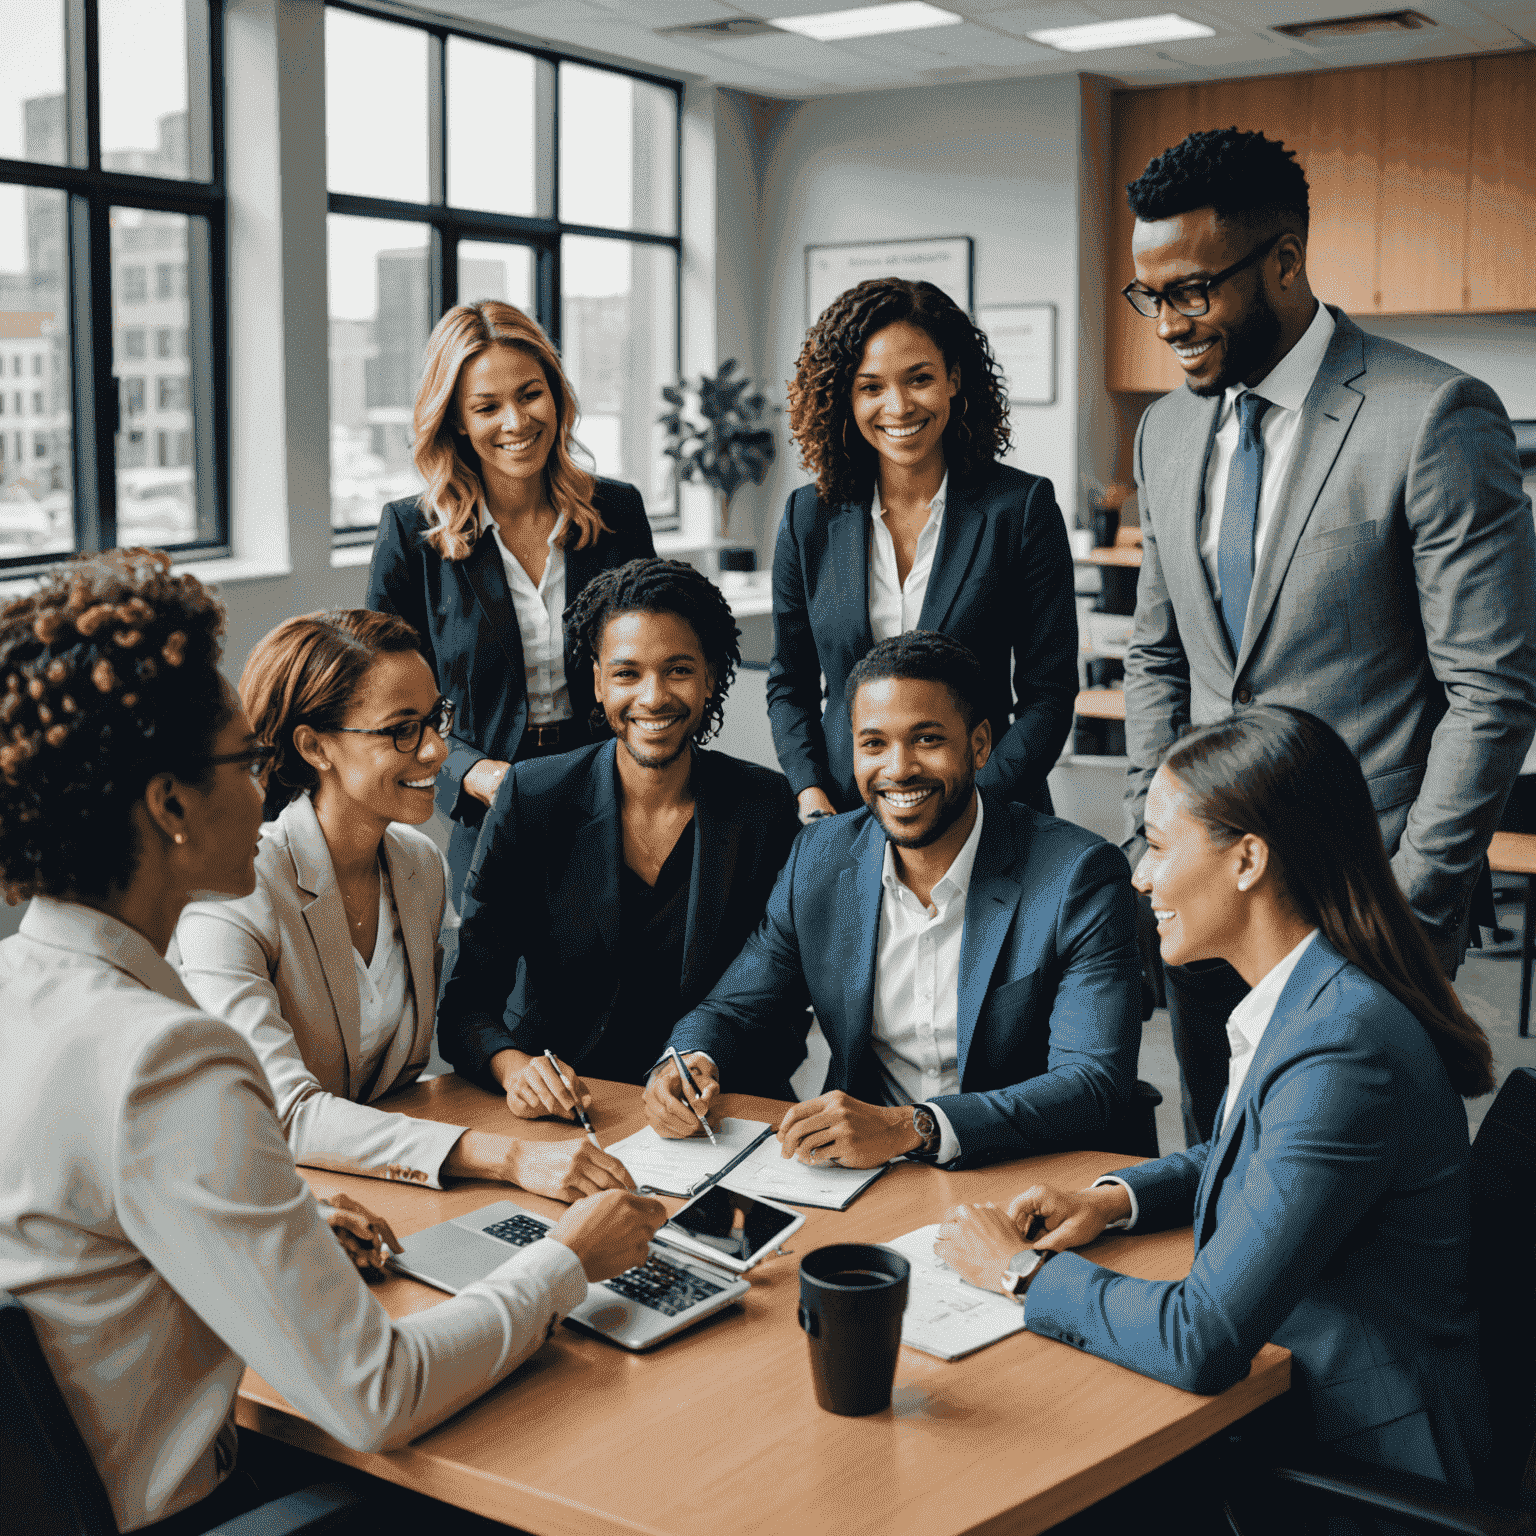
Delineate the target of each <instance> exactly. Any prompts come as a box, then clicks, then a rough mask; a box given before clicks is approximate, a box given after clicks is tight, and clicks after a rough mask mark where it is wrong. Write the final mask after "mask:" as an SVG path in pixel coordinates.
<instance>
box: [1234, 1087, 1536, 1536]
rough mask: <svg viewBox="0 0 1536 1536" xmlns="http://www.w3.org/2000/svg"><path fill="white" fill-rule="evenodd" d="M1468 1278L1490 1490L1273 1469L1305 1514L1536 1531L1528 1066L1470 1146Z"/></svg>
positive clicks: (1486, 1533) (1327, 1463)
mask: <svg viewBox="0 0 1536 1536" xmlns="http://www.w3.org/2000/svg"><path fill="white" fill-rule="evenodd" d="M1470 1278H1471V1288H1472V1299H1473V1302H1474V1304H1475V1306H1476V1307H1477V1312H1478V1320H1479V1324H1480V1336H1481V1345H1480V1352H1481V1356H1482V1370H1483V1378H1484V1380H1485V1381H1486V1382H1487V1384H1488V1409H1489V1416H1490V1418H1491V1420H1492V1423H1493V1446H1492V1454H1491V1455H1490V1457H1489V1462H1488V1474H1487V1476H1486V1477H1485V1478H1484V1486H1483V1495H1484V1496H1478V1495H1474V1494H1469V1493H1462V1492H1461V1491H1460V1490H1458V1489H1455V1488H1450V1487H1448V1486H1447V1485H1446V1484H1444V1483H1441V1482H1437V1481H1436V1480H1435V1479H1433V1478H1428V1477H1418V1476H1415V1475H1414V1474H1412V1473H1409V1472H1398V1471H1395V1470H1392V1469H1390V1468H1387V1467H1379V1466H1376V1465H1374V1464H1373V1463H1370V1462H1362V1461H1356V1460H1354V1459H1353V1458H1348V1457H1336V1458H1331V1459H1329V1458H1324V1457H1321V1456H1320V1457H1319V1458H1317V1460H1316V1461H1315V1462H1313V1463H1312V1464H1309V1465H1308V1466H1304V1467H1276V1468H1275V1469H1274V1476H1275V1478H1276V1479H1278V1481H1279V1482H1280V1483H1281V1484H1283V1485H1284V1486H1285V1487H1286V1488H1288V1489H1290V1490H1294V1491H1295V1493H1296V1495H1297V1497H1296V1503H1295V1506H1294V1507H1295V1508H1297V1509H1298V1511H1300V1510H1306V1511H1309V1512H1315V1513H1316V1514H1317V1515H1319V1516H1326V1515H1329V1514H1341V1515H1344V1514H1360V1513H1366V1514H1374V1515H1379V1516H1381V1517H1382V1518H1384V1519H1388V1520H1392V1521H1401V1522H1405V1523H1407V1525H1408V1526H1409V1527H1410V1528H1411V1529H1414V1530H1424V1531H1455V1532H1462V1533H1466V1536H1533V1533H1536V1306H1533V1301H1536V1297H1533V1294H1532V1292H1533V1283H1536V1072H1532V1071H1530V1070H1529V1069H1528V1068H1526V1067H1518V1068H1516V1069H1515V1071H1513V1072H1511V1073H1510V1074H1509V1076H1508V1078H1506V1079H1505V1082H1504V1086H1503V1087H1502V1088H1501V1089H1500V1090H1499V1094H1498V1097H1497V1098H1496V1099H1495V1100H1494V1101H1493V1105H1492V1107H1491V1108H1490V1109H1489V1111H1488V1114H1487V1116H1486V1117H1485V1118H1484V1120H1483V1123H1482V1125H1481V1126H1479V1127H1478V1132H1477V1136H1476V1139H1475V1140H1474V1141H1473V1143H1472V1255H1471V1267H1470ZM1229 1519H1230V1516H1229ZM1232 1526H1233V1529H1234V1530H1235V1531H1239V1536H1242V1532H1241V1531H1240V1530H1239V1527H1238V1525H1237V1523H1236V1522H1235V1521H1233V1522H1232Z"/></svg>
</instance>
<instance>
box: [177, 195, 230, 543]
mask: <svg viewBox="0 0 1536 1536" xmlns="http://www.w3.org/2000/svg"><path fill="white" fill-rule="evenodd" d="M222 246H223V241H222V240H220V239H218V238H217V237H216V234H215V231H214V228H213V227H212V226H211V225H210V223H209V221H208V220H206V219H189V220H188V221H187V374H188V383H189V385H190V388H191V395H190V398H189V399H188V401H187V402H186V403H187V405H188V407H189V414H190V416H191V422H192V484H193V488H194V490H195V493H196V515H197V541H198V542H199V543H209V544H211V543H218V542H220V531H219V508H220V506H221V505H223V496H222V490H223V487H222V485H221V483H220V475H219V453H218V446H217V445H218V443H219V442H220V441H221V433H220V431H219V430H218V427H219V423H218V422H217V421H216V419H215V418H216V413H217V411H218V407H219V403H220V402H221V401H222V398H223V391H222V390H221V389H219V387H218V383H219V381H218V379H217V376H216V369H217V366H218V365H217V362H216V359H218V358H220V357H223V356H226V355H227V351H228V349H227V348H225V347H223V346H221V345H219V344H218V342H217V340H216V338H215V336H214V327H215V324H216V322H217V320H218V317H219V313H220V310H221V309H222V307H223V306H222V305H221V304H219V303H218V301H217V297H216V295H218V294H219V293H220V292H221V290H222V288H223V284H222V283H220V282H219V279H218V272H217V270H216V263H217V264H218V265H222V259H221V258H222V254H223V253H222Z"/></svg>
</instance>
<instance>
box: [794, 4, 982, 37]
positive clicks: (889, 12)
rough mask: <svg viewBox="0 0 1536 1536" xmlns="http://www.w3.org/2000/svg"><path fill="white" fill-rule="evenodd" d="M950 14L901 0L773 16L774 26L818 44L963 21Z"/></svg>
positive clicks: (926, 5)
mask: <svg viewBox="0 0 1536 1536" xmlns="http://www.w3.org/2000/svg"><path fill="white" fill-rule="evenodd" d="M963 20H964V18H963V17H961V16H957V15H956V14H955V13H954V12H953V11H943V10H940V9H939V7H938V6H936V5H928V4H926V3H925V0H901V3H899V4H895V5H866V6H861V7H860V8H859V9H858V10H855V11H821V12H818V13H817V14H816V15H813V16H775V17H774V18H773V25H774V26H776V27H782V28H783V29H784V30H785V31H786V32H799V33H800V34H801V35H802V36H804V37H813V38H815V39H816V41H817V42H818V43H835V42H840V41H842V40H843V39H845V38H850V37H875V36H877V35H879V34H881V33H887V32H916V31H918V30H919V29H920V28H923V27H948V26H953V25H955V24H956V23H958V22H960V21H963Z"/></svg>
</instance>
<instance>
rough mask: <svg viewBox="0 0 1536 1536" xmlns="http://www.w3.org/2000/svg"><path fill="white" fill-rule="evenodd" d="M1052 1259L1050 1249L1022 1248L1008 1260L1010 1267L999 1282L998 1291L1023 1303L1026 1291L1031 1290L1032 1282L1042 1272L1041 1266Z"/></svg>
mask: <svg viewBox="0 0 1536 1536" xmlns="http://www.w3.org/2000/svg"><path fill="white" fill-rule="evenodd" d="M1050 1257H1051V1254H1050V1251H1049V1250H1048V1249H1041V1248H1021V1249H1020V1250H1019V1251H1018V1252H1017V1253H1016V1254H1014V1256H1013V1257H1012V1258H1011V1259H1009V1260H1008V1267H1007V1269H1005V1270H1004V1271H1003V1273H1002V1278H1001V1279H1000V1280H999V1281H998V1289H999V1290H1000V1291H1002V1293H1003V1294H1004V1295H1005V1296H1012V1297H1013V1299H1014V1300H1015V1301H1018V1302H1022V1301H1023V1300H1024V1293H1025V1291H1027V1290H1028V1289H1029V1284H1030V1281H1031V1280H1033V1279H1034V1278H1035V1276H1036V1275H1037V1274H1038V1273H1039V1272H1040V1266H1041V1265H1042V1264H1044V1263H1045V1261H1046V1260H1047V1259H1048V1258H1050Z"/></svg>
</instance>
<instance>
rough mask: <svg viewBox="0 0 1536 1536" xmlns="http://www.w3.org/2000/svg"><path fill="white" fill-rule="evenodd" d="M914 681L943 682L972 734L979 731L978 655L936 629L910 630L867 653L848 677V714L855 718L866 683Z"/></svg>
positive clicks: (846, 694)
mask: <svg viewBox="0 0 1536 1536" xmlns="http://www.w3.org/2000/svg"><path fill="white" fill-rule="evenodd" d="M887 677H903V678H912V679H913V680H914V681H917V682H924V683H943V685H944V686H945V687H946V688H947V689H948V690H949V695H950V697H951V698H952V699H953V700H954V701H955V707H956V708H957V709H958V710H959V711H960V715H961V718H962V719H963V720H964V721H965V728H966V730H968V731H973V730H975V729H976V722H977V721H978V720H979V719H981V698H982V681H981V663H980V662H979V661H977V660H976V655H975V653H974V652H973V651H972V650H971V649H970V648H969V647H968V646H964V645H961V643H960V642H959V641H958V640H951V639H950V637H949V636H948V635H941V634H940V633H939V632H938V631H937V630H933V629H909V630H907V631H906V633H905V634H900V635H892V636H891V638H890V639H889V640H882V641H880V643H879V644H878V645H876V646H875V647H874V649H873V650H870V651H867V652H866V653H865V654H864V655H863V656H862V657H861V658H860V659H859V661H858V662H857V663H856V664H855V665H854V669H853V671H852V672H850V673H849V674H848V686H847V689H846V692H845V694H844V697H845V699H846V700H847V703H848V714H849V716H850V718H851V717H852V715H853V701H854V697H855V695H856V694H857V693H858V691H859V689H860V688H862V687H863V686H864V684H865V683H873V682H878V681H880V680H881V679H882V678H887Z"/></svg>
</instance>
